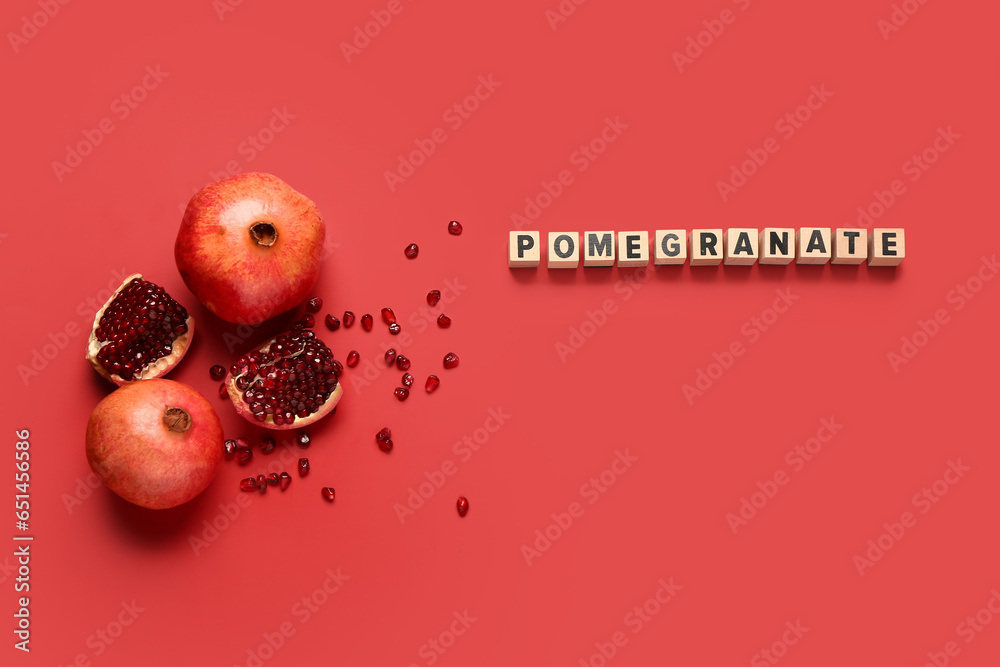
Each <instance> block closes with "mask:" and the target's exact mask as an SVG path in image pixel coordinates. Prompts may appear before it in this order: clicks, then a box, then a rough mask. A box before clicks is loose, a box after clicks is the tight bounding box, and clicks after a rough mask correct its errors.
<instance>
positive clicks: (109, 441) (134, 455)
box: [87, 379, 223, 509]
mask: <svg viewBox="0 0 1000 667" xmlns="http://www.w3.org/2000/svg"><path fill="white" fill-rule="evenodd" d="M222 442H223V435H222V425H221V424H220V423H219V417H218V416H217V415H216V414H215V410H213V409H212V405H211V404H210V403H209V402H208V400H207V399H205V397H204V396H202V395H201V394H199V393H198V392H197V391H195V390H194V389H192V388H191V387H189V386H187V385H186V384H182V383H180V382H175V381H173V380H163V379H156V380H146V381H144V382H133V383H130V384H127V385H125V386H123V387H121V388H120V389H117V390H116V391H114V392H112V393H111V394H109V395H108V396H106V397H105V398H104V400H102V401H101V402H100V403H98V404H97V407H96V408H94V412H93V413H92V414H91V415H90V421H89V423H88V424H87V461H89V462H90V467H91V469H93V471H94V472H95V473H96V474H97V476H98V477H99V478H100V479H101V480H102V481H103V482H104V484H105V486H107V487H108V488H109V489H111V490H112V491H114V492H115V493H117V494H118V495H119V496H121V497H122V498H124V499H125V500H127V501H129V502H130V503H134V504H136V505H140V506H142V507H148V508H149V509H167V508H169V507H176V506H177V505H180V504H182V503H186V502H187V501H189V500H191V499H192V498H194V497H195V496H197V495H198V494H199V493H201V492H202V491H204V490H205V488H206V487H208V485H209V484H210V483H211V481H212V480H213V479H214V478H215V474H216V472H218V469H219V464H220V462H221V461H222V455H223V446H222Z"/></svg>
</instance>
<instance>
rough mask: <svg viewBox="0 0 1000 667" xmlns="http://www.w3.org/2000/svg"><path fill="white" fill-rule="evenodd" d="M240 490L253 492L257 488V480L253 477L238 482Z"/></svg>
mask: <svg viewBox="0 0 1000 667" xmlns="http://www.w3.org/2000/svg"><path fill="white" fill-rule="evenodd" d="M240 488H241V489H243V490H244V491H253V490H254V489H256V488H257V480H256V479H254V478H253V477H247V478H246V479H241V480H240Z"/></svg>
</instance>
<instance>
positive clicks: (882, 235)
mask: <svg viewBox="0 0 1000 667" xmlns="http://www.w3.org/2000/svg"><path fill="white" fill-rule="evenodd" d="M905 256H906V237H905V235H904V230H902V229H899V228H891V229H886V228H880V227H876V228H875V229H873V230H872V233H871V236H869V237H868V266H898V265H899V263H900V262H902V261H903V258H904V257H905Z"/></svg>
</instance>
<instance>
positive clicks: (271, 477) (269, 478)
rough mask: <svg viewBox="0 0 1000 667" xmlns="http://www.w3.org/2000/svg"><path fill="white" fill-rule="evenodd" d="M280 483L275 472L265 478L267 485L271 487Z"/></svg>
mask: <svg viewBox="0 0 1000 667" xmlns="http://www.w3.org/2000/svg"><path fill="white" fill-rule="evenodd" d="M280 481H281V478H280V477H278V473H276V472H272V473H271V474H270V475H268V476H267V483H268V484H270V485H271V486H278V483H279V482H280Z"/></svg>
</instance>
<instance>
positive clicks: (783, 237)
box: [757, 227, 795, 264]
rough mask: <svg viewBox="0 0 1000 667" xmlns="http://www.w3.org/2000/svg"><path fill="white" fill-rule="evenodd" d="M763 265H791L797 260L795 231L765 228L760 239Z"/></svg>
mask: <svg viewBox="0 0 1000 667" xmlns="http://www.w3.org/2000/svg"><path fill="white" fill-rule="evenodd" d="M758 244H759V248H760V259H759V260H757V261H759V262H760V263H761V264H791V262H792V260H793V259H795V229H793V228H792V227H765V228H764V229H762V230H760V236H759V237H758Z"/></svg>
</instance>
